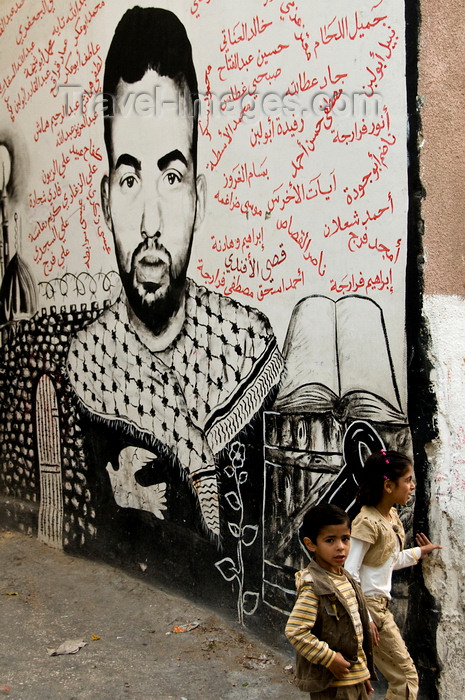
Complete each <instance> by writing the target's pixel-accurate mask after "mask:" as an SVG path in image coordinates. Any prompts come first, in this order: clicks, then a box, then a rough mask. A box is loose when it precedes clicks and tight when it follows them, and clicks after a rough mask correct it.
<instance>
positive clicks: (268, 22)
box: [0, 0, 411, 622]
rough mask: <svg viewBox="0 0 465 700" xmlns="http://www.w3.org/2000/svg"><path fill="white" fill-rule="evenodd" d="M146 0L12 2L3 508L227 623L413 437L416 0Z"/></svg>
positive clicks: (5, 60) (3, 301) (258, 599)
mask: <svg viewBox="0 0 465 700" xmlns="http://www.w3.org/2000/svg"><path fill="white" fill-rule="evenodd" d="M158 4H159V5H160V7H157V8H154V7H152V5H153V0H152V2H151V3H148V2H142V3H141V5H142V7H135V8H133V7H132V4H130V3H128V2H126V1H123V0H117V1H116V2H112V3H111V10H110V7H109V3H108V2H105V1H104V0H100V1H99V2H97V1H96V0H79V2H76V1H75V0H72V1H70V2H68V3H66V4H65V3H62V4H60V7H58V6H57V3H56V2H54V1H53V0H40V1H39V0H33V1H32V2H28V3H27V4H26V3H25V2H24V0H16V2H12V1H11V0H9V1H8V2H7V1H4V0H2V1H1V2H0V42H1V45H2V49H3V50H2V53H1V56H2V58H1V64H2V71H1V75H2V76H3V77H2V79H1V82H0V179H1V216H2V236H1V241H0V245H1V255H0V271H1V276H2V286H1V291H0V326H1V329H2V345H1V348H0V396H1V409H0V410H1V413H0V432H1V447H0V450H1V460H0V495H1V497H2V499H3V500H4V501H5V507H4V513H3V517H4V518H6V519H7V521H10V522H16V523H17V524H19V526H20V527H22V528H24V529H26V530H28V531H30V532H37V533H38V534H39V536H40V537H41V538H42V539H44V541H47V542H48V543H49V544H52V545H53V546H60V547H61V546H63V547H64V548H65V549H69V550H75V549H80V550H81V551H88V552H89V553H90V552H92V553H94V552H98V553H99V554H100V555H101V556H105V557H107V558H111V559H115V560H117V561H118V562H120V563H125V564H126V565H142V566H143V568H144V570H146V571H147V572H148V574H153V575H161V576H163V575H164V576H166V578H167V579H168V580H174V579H181V578H182V577H183V576H184V573H183V571H184V568H185V566H187V567H188V570H189V572H190V577H191V582H190V583H188V584H186V585H187V588H189V586H191V587H193V586H194V585H195V586H196V587H197V590H200V591H202V592H203V595H204V597H206V596H207V595H208V596H210V593H211V592H214V593H215V595H216V596H217V597H218V598H219V599H220V598H221V599H222V600H223V601H224V600H229V604H230V605H231V606H235V608H236V609H237V614H238V618H239V620H240V621H241V622H243V621H244V619H245V616H247V615H254V614H256V613H259V612H260V610H261V609H263V604H265V605H266V606H267V609H269V610H272V609H277V610H280V611H282V612H286V611H287V610H289V609H290V607H291V606H292V595H293V590H292V585H293V584H292V581H293V571H294V570H295V568H297V567H299V566H301V565H302V563H303V561H304V560H303V554H302V551H301V549H300V546H299V543H298V541H297V536H296V533H297V530H298V527H299V525H300V520H301V517H302V514H303V512H304V510H305V509H306V508H307V507H308V506H309V505H311V504H313V503H316V502H318V501H319V500H322V499H326V500H332V501H334V502H337V503H339V504H340V505H342V506H343V507H344V508H346V509H347V510H349V511H350V510H351V508H353V504H354V496H355V492H356V488H357V478H358V475H359V473H360V469H361V468H362V465H363V460H364V457H365V456H366V455H367V454H368V453H369V451H370V450H372V449H375V448H379V447H380V446H387V447H390V448H398V449H401V450H403V451H410V449H411V447H410V434H409V427H408V422H407V418H406V395H407V386H406V361H405V333H404V319H405V312H404V306H405V298H404V297H405V279H404V278H405V264H406V255H407V250H406V212H407V184H406V182H407V180H406V168H407V164H406V135H405V121H406V102H405V90H404V89H403V88H402V86H403V84H404V75H405V57H404V53H405V47H404V43H403V37H404V18H403V11H404V7H403V3H402V2H395V3H389V6H388V4H387V3H386V2H385V0H380V2H377V3H364V2H362V1H361V0H358V2H357V1H356V0H349V1H347V0H344V1H343V0H330V1H329V2H328V1H326V2H324V3H323V2H321V3H312V7H307V5H306V4H304V3H298V2H294V1H290V2H278V1H277V0H260V1H258V0H257V1H256V2H250V0H247V2H246V1H245V0H241V1H237V2H235V3H230V4H227V5H225V4H224V3H221V2H220V1H219V0H194V1H193V2H191V1H190V0H189V1H187V0H178V1H175V2H169V3H168V2H160V3H158ZM315 5H316V6H315ZM168 6H169V7H168Z"/></svg>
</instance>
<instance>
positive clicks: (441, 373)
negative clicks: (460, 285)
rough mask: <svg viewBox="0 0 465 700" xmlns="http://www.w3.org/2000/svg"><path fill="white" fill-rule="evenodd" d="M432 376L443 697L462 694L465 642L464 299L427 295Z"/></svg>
mask: <svg viewBox="0 0 465 700" xmlns="http://www.w3.org/2000/svg"><path fill="white" fill-rule="evenodd" d="M424 312H425V316H426V318H427V320H428V323H429V327H430V333H431V349H430V355H431V358H430V359H431V361H432V363H433V366H434V370H433V372H432V376H431V380H432V383H433V388H434V391H435V393H436V397H437V401H438V411H437V416H436V419H437V427H438V431H439V435H438V438H437V439H436V440H434V442H432V443H431V444H430V445H428V446H427V452H428V456H429V459H430V464H431V473H430V479H431V504H430V508H429V514H430V530H431V538H432V539H433V541H435V542H436V541H437V542H440V543H441V544H442V545H443V547H444V549H443V550H442V551H440V552H436V553H434V555H433V556H431V557H428V558H427V560H425V561H424V562H423V564H422V566H423V571H424V575H425V582H426V585H427V587H428V589H429V590H430V592H431V593H432V595H433V596H434V597H435V599H436V601H437V604H438V606H439V608H440V610H441V616H440V621H439V626H438V631H437V648H438V657H439V661H440V663H441V664H442V671H441V675H440V685H439V697H440V698H441V700H455V699H456V698H461V697H463V689H464V667H465V645H464V643H463V642H464V623H465V560H464V555H463V549H464V542H465V508H464V499H465V400H464V398H465V372H464V365H465V352H464V349H465V348H464V338H465V300H464V299H463V298H461V297H458V296H446V295H427V296H426V297H425V300H424Z"/></svg>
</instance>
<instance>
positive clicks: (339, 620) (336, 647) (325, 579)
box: [294, 561, 376, 693]
mask: <svg viewBox="0 0 465 700" xmlns="http://www.w3.org/2000/svg"><path fill="white" fill-rule="evenodd" d="M344 574H345V575H346V576H347V578H348V579H349V581H350V583H351V584H352V586H353V587H354V590H355V595H356V597H357V602H358V608H359V611H360V620H361V622H362V628H363V650H364V652H365V655H366V659H367V666H368V670H369V672H370V674H371V678H372V679H373V680H376V674H375V670H374V666H373V651H372V642H371V629H370V624H369V621H368V613H367V609H366V606H365V602H364V600H363V594H362V590H361V588H360V586H359V585H358V583H357V582H356V581H354V579H353V578H352V576H351V575H350V574H349V573H348V572H347V571H345V570H344ZM296 579H297V585H298V594H299V593H300V591H301V589H302V588H303V587H304V586H306V585H308V584H309V583H312V585H313V591H314V593H315V595H317V596H318V598H319V603H320V604H319V606H318V614H317V618H316V621H315V624H314V626H313V629H312V633H313V634H314V635H315V636H316V637H317V638H318V639H321V640H323V641H325V642H327V643H328V644H329V646H330V648H331V649H332V650H333V651H339V652H340V653H341V654H342V655H343V656H344V658H345V659H346V660H347V661H348V662H349V663H351V664H353V663H355V662H356V661H357V650H358V640H357V634H356V631H355V627H354V623H353V621H352V616H351V614H350V611H349V608H348V606H347V602H346V600H345V598H344V596H342V595H341V593H340V592H339V591H338V589H337V588H336V586H335V585H334V583H333V582H332V580H331V578H330V576H328V574H327V573H326V572H325V570H324V569H322V568H321V566H318V564H316V563H315V562H314V561H311V562H310V563H309V565H308V566H307V568H306V569H304V570H303V571H300V572H298V573H297V574H296ZM299 582H300V585H299ZM333 606H335V607H333ZM333 680H334V675H333V674H332V673H331V671H330V670H329V668H326V666H322V665H321V664H313V663H311V662H310V661H308V660H307V659H306V658H305V657H304V656H302V654H300V653H299V652H296V675H295V679H294V682H295V685H296V686H297V687H298V688H300V690H304V691H306V692H310V693H317V692H321V691H322V690H325V689H326V688H327V687H328V686H329V685H330V683H332V681H333Z"/></svg>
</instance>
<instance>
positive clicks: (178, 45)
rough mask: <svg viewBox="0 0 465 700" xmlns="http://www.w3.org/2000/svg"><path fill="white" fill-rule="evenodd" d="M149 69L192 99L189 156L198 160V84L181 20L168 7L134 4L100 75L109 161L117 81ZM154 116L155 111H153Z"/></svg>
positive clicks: (134, 79)
mask: <svg viewBox="0 0 465 700" xmlns="http://www.w3.org/2000/svg"><path fill="white" fill-rule="evenodd" d="M148 70H154V71H156V72H157V73H158V74H159V75H160V76H164V77H167V78H171V79H172V80H173V81H174V83H175V84H176V85H177V86H178V87H179V89H180V90H185V89H186V87H187V90H188V91H189V93H190V96H191V100H192V117H193V123H192V159H193V163H194V172H195V171H196V161H197V128H198V126H197V107H198V98H199V95H198V85H197V76H196V73H195V68H194V62H193V60H192V47H191V44H190V41H189V39H188V37H187V33H186V30H185V27H184V25H183V24H182V22H181V21H180V20H179V19H178V17H176V15H175V14H173V13H172V12H170V11H169V10H163V9H161V8H159V7H145V8H142V7H137V6H136V7H133V8H132V9H130V10H127V12H125V14H124V15H123V17H122V18H121V20H120V21H119V23H118V26H117V27H116V30H115V33H114V35H113V39H112V41H111V44H110V48H109V49H108V54H107V58H106V61H105V73H104V77H103V93H104V97H105V110H104V114H105V118H104V138H105V145H106V149H107V153H108V158H109V160H110V165H112V163H111V117H112V116H113V107H114V100H115V98H116V91H117V87H118V83H119V81H120V80H123V81H124V82H126V83H136V82H138V81H139V80H141V79H142V78H143V77H144V75H145V73H146V72H147V71H148ZM155 118H156V115H155Z"/></svg>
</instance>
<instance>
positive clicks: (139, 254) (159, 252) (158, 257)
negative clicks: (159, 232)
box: [131, 238, 171, 269]
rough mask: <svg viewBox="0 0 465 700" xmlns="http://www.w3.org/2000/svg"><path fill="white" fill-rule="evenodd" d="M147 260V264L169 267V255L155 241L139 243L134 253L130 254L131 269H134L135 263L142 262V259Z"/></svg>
mask: <svg viewBox="0 0 465 700" xmlns="http://www.w3.org/2000/svg"><path fill="white" fill-rule="evenodd" d="M146 256H147V258H149V259H148V260H147V264H152V265H153V264H158V263H162V264H164V265H168V266H169V267H170V266H171V254H170V252H169V251H168V250H166V248H165V247H164V246H163V245H162V244H161V243H159V242H158V241H157V240H153V239H148V238H147V239H145V240H143V241H141V243H139V245H138V246H137V248H136V249H135V251H134V253H133V254H132V260H131V267H132V269H134V268H135V266H136V265H137V263H139V262H140V261H141V260H143V258H144V257H146Z"/></svg>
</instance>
